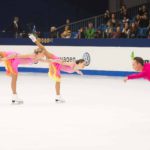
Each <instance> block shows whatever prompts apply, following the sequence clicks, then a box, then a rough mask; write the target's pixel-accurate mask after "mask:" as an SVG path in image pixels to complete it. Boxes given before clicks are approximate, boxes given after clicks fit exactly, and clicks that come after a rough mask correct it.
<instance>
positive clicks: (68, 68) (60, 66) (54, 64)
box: [30, 35, 85, 102]
mask: <svg viewBox="0 0 150 150" xmlns="http://www.w3.org/2000/svg"><path fill="white" fill-rule="evenodd" d="M30 39H31V40H32V41H33V42H34V43H35V44H36V45H37V46H38V47H39V48H40V49H43V50H44V54H45V56H46V58H47V60H43V59H41V60H39V61H43V62H47V63H49V76H50V77H51V78H52V79H53V80H54V81H55V82H56V84H55V90H56V98H55V100H56V102H65V100H64V99H63V98H62V97H61V94H60V83H61V71H63V72H67V73H74V72H76V73H78V74H80V75H83V73H82V72H81V71H80V69H83V68H84V67H85V60H84V59H79V60H77V61H75V62H72V63H66V62H64V61H62V60H61V59H60V58H59V57H57V56H55V55H53V54H52V53H50V52H48V51H47V50H46V48H45V47H44V46H43V45H42V44H41V43H40V42H38V41H37V40H36V38H35V37H34V36H33V35H30Z"/></svg>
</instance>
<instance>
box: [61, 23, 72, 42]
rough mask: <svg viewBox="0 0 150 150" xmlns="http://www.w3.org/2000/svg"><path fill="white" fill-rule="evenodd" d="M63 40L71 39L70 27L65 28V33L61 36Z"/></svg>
mask: <svg viewBox="0 0 150 150" xmlns="http://www.w3.org/2000/svg"><path fill="white" fill-rule="evenodd" d="M61 38H64V39H69V38H71V30H70V29H69V26H65V31H64V32H63V33H62V34H61Z"/></svg>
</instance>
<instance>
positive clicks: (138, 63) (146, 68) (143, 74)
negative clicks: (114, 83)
mask: <svg viewBox="0 0 150 150" xmlns="http://www.w3.org/2000/svg"><path fill="white" fill-rule="evenodd" d="M132 66H133V69H134V70H135V71H138V72H140V73H138V74H132V75H129V76H128V77H126V78H125V79H124V81H125V82H127V81H128V80H132V79H139V78H144V79H147V80H149V81H150V63H146V64H144V60H143V59H142V58H141V57H135V58H134V59H133V63H132Z"/></svg>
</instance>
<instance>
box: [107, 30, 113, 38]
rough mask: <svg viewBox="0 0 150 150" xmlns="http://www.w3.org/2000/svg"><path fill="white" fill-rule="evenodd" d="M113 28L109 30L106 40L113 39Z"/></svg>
mask: <svg viewBox="0 0 150 150" xmlns="http://www.w3.org/2000/svg"><path fill="white" fill-rule="evenodd" d="M112 33H113V28H109V29H108V30H107V32H106V33H105V38H112Z"/></svg>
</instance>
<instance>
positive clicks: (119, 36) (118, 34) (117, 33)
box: [111, 26, 122, 39]
mask: <svg viewBox="0 0 150 150" xmlns="http://www.w3.org/2000/svg"><path fill="white" fill-rule="evenodd" d="M121 37H122V33H121V28H120V26H118V27H117V28H116V32H113V33H112V35H111V38H112V39H116V38H121Z"/></svg>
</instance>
